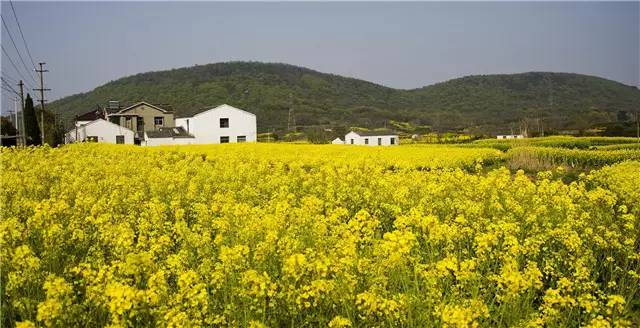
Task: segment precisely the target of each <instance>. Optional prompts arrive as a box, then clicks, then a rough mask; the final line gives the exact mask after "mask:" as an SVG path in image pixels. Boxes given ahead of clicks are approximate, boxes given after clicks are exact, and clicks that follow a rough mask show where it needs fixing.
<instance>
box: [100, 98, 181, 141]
mask: <svg viewBox="0 0 640 328" xmlns="http://www.w3.org/2000/svg"><path fill="white" fill-rule="evenodd" d="M107 108H108V109H107V111H108V113H107V117H108V119H109V121H110V122H112V123H115V124H118V125H120V126H123V127H125V128H127V129H130V130H132V131H135V133H136V144H143V143H144V142H145V141H146V139H145V133H146V132H147V131H157V130H159V129H160V128H165V127H170V128H173V127H175V121H174V114H173V111H171V110H168V109H165V108H162V107H160V106H158V105H152V104H150V103H147V102H144V101H141V102H138V103H136V104H133V105H131V106H128V107H125V108H120V106H119V103H117V102H113V101H111V102H109V107H107Z"/></svg>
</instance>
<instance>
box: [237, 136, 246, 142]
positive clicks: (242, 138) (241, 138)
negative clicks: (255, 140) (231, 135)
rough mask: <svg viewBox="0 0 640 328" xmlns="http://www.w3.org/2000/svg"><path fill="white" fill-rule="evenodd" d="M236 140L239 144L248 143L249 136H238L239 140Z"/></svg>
mask: <svg viewBox="0 0 640 328" xmlns="http://www.w3.org/2000/svg"><path fill="white" fill-rule="evenodd" d="M236 140H237V141H238V142H246V141H247V136H238V138H237V139H236Z"/></svg>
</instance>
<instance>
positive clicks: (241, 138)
mask: <svg viewBox="0 0 640 328" xmlns="http://www.w3.org/2000/svg"><path fill="white" fill-rule="evenodd" d="M176 125H177V126H180V127H182V128H184V129H185V130H186V132H187V133H188V134H190V135H193V137H194V142H193V143H196V144H217V143H234V142H255V141H256V137H257V126H256V115H255V114H252V113H249V112H247V111H244V110H242V109H239V108H235V107H233V106H229V105H227V104H222V105H220V106H218V107H214V108H211V109H207V110H205V111H202V112H200V113H198V114H195V115H193V116H190V117H182V118H177V119H176Z"/></svg>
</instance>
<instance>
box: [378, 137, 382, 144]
mask: <svg viewBox="0 0 640 328" xmlns="http://www.w3.org/2000/svg"><path fill="white" fill-rule="evenodd" d="M380 145H382V138H378V146H380Z"/></svg>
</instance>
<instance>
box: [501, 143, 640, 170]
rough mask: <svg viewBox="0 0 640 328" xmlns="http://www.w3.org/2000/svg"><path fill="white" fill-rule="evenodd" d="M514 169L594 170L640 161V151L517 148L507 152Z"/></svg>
mask: <svg viewBox="0 0 640 328" xmlns="http://www.w3.org/2000/svg"><path fill="white" fill-rule="evenodd" d="M507 159H508V160H509V164H510V167H511V168H512V169H527V170H529V171H539V170H544V169H551V168H555V167H558V166H566V167H569V168H579V169H592V168H599V167H602V166H604V165H609V164H614V163H618V162H623V161H625V160H636V161H637V160H640V150H635V149H621V150H608V151H603V150H584V149H566V148H554V147H515V148H512V149H510V150H509V151H508V152H507Z"/></svg>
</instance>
